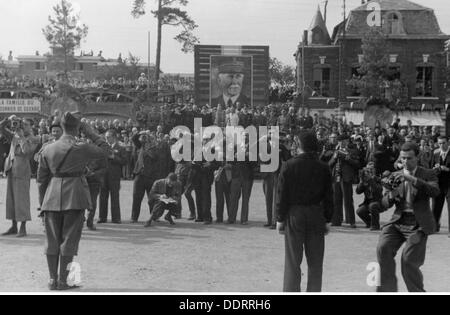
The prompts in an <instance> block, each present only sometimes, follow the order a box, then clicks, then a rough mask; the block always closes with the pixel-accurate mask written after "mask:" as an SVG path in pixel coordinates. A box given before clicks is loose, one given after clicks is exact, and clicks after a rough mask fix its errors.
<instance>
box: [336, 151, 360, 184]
mask: <svg viewBox="0 0 450 315" xmlns="http://www.w3.org/2000/svg"><path fill="white" fill-rule="evenodd" d="M348 153H349V159H342V160H341V167H342V174H341V175H342V181H343V182H344V183H357V181H358V169H359V168H360V164H359V155H358V151H357V150H355V149H352V148H349V149H348ZM337 162H338V159H335V158H334V157H332V158H331V160H330V161H329V162H328V164H329V166H330V167H331V169H332V174H333V177H334V178H336V176H337V174H336V165H337Z"/></svg>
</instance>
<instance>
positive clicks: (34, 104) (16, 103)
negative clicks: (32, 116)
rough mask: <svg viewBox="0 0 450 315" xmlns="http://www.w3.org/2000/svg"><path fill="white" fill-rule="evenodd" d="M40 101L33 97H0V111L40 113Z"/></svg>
mask: <svg viewBox="0 0 450 315" xmlns="http://www.w3.org/2000/svg"><path fill="white" fill-rule="evenodd" d="M40 112H41V102H40V101H39V100H35V99H0V113H11V114H18V113H40Z"/></svg>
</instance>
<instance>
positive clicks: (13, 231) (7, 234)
mask: <svg viewBox="0 0 450 315" xmlns="http://www.w3.org/2000/svg"><path fill="white" fill-rule="evenodd" d="M17 233H18V230H17V228H13V227H12V228H10V229H9V230H8V231H6V232H5V233H3V234H2V236H9V235H16V234H17Z"/></svg>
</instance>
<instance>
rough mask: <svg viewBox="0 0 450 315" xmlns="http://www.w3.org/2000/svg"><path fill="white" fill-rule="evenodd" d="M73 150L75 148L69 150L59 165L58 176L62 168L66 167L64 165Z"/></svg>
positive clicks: (57, 168)
mask: <svg viewBox="0 0 450 315" xmlns="http://www.w3.org/2000/svg"><path fill="white" fill-rule="evenodd" d="M72 150H73V146H71V147H70V149H69V150H67V153H66V155H64V158H63V159H62V161H61V162H60V163H59V164H58V166H57V167H56V172H55V173H56V174H58V173H59V172H60V171H61V168H62V167H63V166H64V163H65V162H66V160H67V157H68V156H69V154H70V152H72Z"/></svg>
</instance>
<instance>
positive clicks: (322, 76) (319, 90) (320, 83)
mask: <svg viewBox="0 0 450 315" xmlns="http://www.w3.org/2000/svg"><path fill="white" fill-rule="evenodd" d="M313 80H314V91H315V92H316V95H315V96H322V97H329V96H330V68H319V69H314V74H313Z"/></svg>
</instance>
